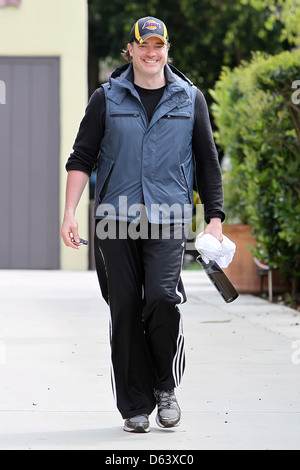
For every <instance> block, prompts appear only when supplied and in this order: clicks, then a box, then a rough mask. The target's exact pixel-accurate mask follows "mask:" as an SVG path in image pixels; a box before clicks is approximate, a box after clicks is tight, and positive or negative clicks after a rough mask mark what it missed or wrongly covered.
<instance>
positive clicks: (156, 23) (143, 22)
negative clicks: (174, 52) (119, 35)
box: [129, 16, 168, 44]
mask: <svg viewBox="0 0 300 470" xmlns="http://www.w3.org/2000/svg"><path fill="white" fill-rule="evenodd" d="M152 37H156V38H159V39H161V40H162V41H163V42H164V43H165V44H167V43H168V32H167V28H166V25H165V24H164V23H163V21H161V20H159V19H157V18H153V17H152V16H146V17H145V18H140V19H139V20H138V21H137V22H136V23H135V24H134V25H133V27H132V30H131V32H130V35H129V42H133V41H135V42H137V43H138V44H143V42H144V41H146V39H148V38H152Z"/></svg>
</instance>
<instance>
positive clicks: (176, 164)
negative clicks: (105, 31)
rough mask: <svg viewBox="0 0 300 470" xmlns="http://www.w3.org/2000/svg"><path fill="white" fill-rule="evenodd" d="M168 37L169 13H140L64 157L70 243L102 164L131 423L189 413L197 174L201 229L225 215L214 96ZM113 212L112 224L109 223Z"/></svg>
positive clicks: (131, 428)
mask: <svg viewBox="0 0 300 470" xmlns="http://www.w3.org/2000/svg"><path fill="white" fill-rule="evenodd" d="M169 47H170V46H169V42H168V34H167V28H166V26H165V24H164V23H163V22H162V21H161V20H159V19H157V18H152V17H145V18H141V19H140V20H138V21H137V22H136V23H135V24H134V26H133V28H132V30H131V33H130V37H129V43H128V45H127V49H126V51H123V57H125V58H126V60H127V61H128V63H127V64H126V65H123V66H120V67H118V68H117V69H116V70H114V72H113V73H112V74H111V76H110V78H109V81H108V82H107V83H105V84H103V85H102V86H101V87H100V88H99V89H97V90H96V91H95V92H94V93H93V95H92V96H91V99H90V101H89V104H88V106H87V109H86V113H85V116H84V118H83V120H82V122H81V124H80V128H79V132H78V135H77V137H76V140H75V144H74V147H73V152H72V154H71V155H70V157H69V160H68V162H67V165H66V168H67V170H68V179H67V191H66V207H65V215H64V219H63V223H62V228H61V236H62V238H63V241H64V243H65V244H66V245H67V246H69V247H72V248H74V249H78V246H77V245H76V242H78V241H79V234H78V225H77V221H76V218H75V211H76V207H77V205H78V202H79V200H80V197H81V194H82V191H83V189H84V187H85V185H86V183H87V181H88V178H89V176H90V175H91V173H92V171H93V169H94V168H96V167H97V182H96V192H95V218H96V230H95V243H94V246H95V261H96V270H97V274H98V279H99V283H100V287H101V291H102V295H103V297H104V298H105V300H106V302H107V303H108V305H109V309H110V340H111V360H112V368H111V372H112V386H113V392H114V396H115V400H116V404H117V407H118V409H119V411H120V413H121V415H122V417H123V418H124V420H125V422H124V430H125V431H128V432H148V431H149V430H150V425H149V415H150V414H151V413H152V411H153V410H154V409H155V407H156V406H157V416H156V422H157V424H158V426H160V427H163V428H171V427H175V426H178V424H179V422H180V419H181V410H180V407H179V404H178V402H177V399H176V396H175V388H176V387H178V385H179V384H180V381H181V378H182V375H183V372H184V367H185V355H184V336H183V327H182V319H181V314H180V310H179V307H178V306H179V304H181V303H183V302H185V301H186V296H185V291H184V287H183V284H182V281H181V269H182V261H183V256H184V251H185V246H186V226H187V224H189V223H191V221H192V215H193V213H192V203H193V181H194V174H195V175H196V182H197V186H198V190H199V193H200V197H201V201H202V203H203V204H204V215H205V220H206V222H207V226H206V228H205V233H210V234H212V235H213V236H215V237H216V238H217V239H218V240H219V241H222V224H221V223H222V221H223V220H224V217H225V215H224V212H223V209H222V206H223V190H222V177H221V171H220V166H219V160H218V155H217V151H216V147H215V144H214V140H213V135H212V130H211V125H210V120H209V115H208V110H207V105H206V102H205V99H204V97H203V94H202V93H201V92H200V91H199V90H198V89H197V88H196V87H195V86H194V85H193V84H192V83H191V81H190V80H189V79H188V78H186V77H185V76H184V75H183V74H182V73H181V72H180V71H178V70H177V69H176V68H175V67H173V66H172V65H170V64H169V63H168V62H169V61H168V52H169ZM106 220H108V221H109V222H112V223H113V229H109V230H106V231H105V230H103V226H104V224H103V221H104V222H106ZM133 224H134V225H135V227H136V229H135V230H131V229H132V226H133ZM100 229H101V230H100ZM166 229H167V230H166ZM166 233H167V236H166ZM73 238H74V240H75V242H74V241H73V242H72V239H73Z"/></svg>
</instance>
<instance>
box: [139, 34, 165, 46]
mask: <svg viewBox="0 0 300 470" xmlns="http://www.w3.org/2000/svg"><path fill="white" fill-rule="evenodd" d="M149 38H157V39H160V40H161V41H162V42H163V43H164V44H168V41H167V39H166V38H164V37H163V36H160V35H159V34H152V33H150V34H146V35H145V36H143V38H142V40H141V41H140V42H139V44H143V42H145V41H146V40H147V39H149Z"/></svg>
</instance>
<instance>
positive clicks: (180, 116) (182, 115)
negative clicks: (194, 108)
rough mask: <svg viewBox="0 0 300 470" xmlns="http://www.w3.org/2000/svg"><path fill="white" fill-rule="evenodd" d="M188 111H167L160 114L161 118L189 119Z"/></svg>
mask: <svg viewBox="0 0 300 470" xmlns="http://www.w3.org/2000/svg"><path fill="white" fill-rule="evenodd" d="M190 117H191V115H190V114H189V113H176V114H175V113H168V114H165V115H164V116H162V119H190Z"/></svg>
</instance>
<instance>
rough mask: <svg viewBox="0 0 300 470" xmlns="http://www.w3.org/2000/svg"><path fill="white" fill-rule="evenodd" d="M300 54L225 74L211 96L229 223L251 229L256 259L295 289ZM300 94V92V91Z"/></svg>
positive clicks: (255, 61) (263, 58)
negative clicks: (224, 165) (225, 162)
mask: <svg viewBox="0 0 300 470" xmlns="http://www.w3.org/2000/svg"><path fill="white" fill-rule="evenodd" d="M298 80H300V50H295V51H291V52H289V51H285V52H283V53H281V54H279V55H276V56H267V55H266V54H264V53H255V54H253V57H252V60H251V61H250V62H248V63H246V62H243V63H242V64H241V65H240V66H239V67H237V68H235V69H233V70H229V69H228V68H223V70H222V73H221V76H220V79H219V80H218V82H217V84H216V86H215V88H214V90H211V95H212V97H213V99H214V104H213V105H212V113H213V115H214V119H215V123H216V126H217V131H216V133H215V138H216V141H217V143H218V145H219V146H220V147H221V148H222V149H223V151H224V155H225V157H227V159H229V161H230V167H229V169H227V170H224V195H225V210H226V212H227V216H228V220H229V221H230V220H231V221H237V220H239V221H241V222H243V223H248V224H249V225H251V227H252V231H253V234H254V236H255V237H256V240H257V248H256V250H255V251H254V255H255V256H258V257H259V258H260V259H262V261H264V262H266V263H268V264H269V265H270V266H272V267H278V268H279V270H280V273H281V274H282V276H283V278H284V279H285V280H291V281H292V286H293V287H292V293H293V295H295V294H296V292H297V291H298V286H299V282H298V281H299V276H300V197H299V196H300V104H299V102H300V100H299V99H297V97H299V98H300V91H299V92H297V86H298V85H300V82H299V81H298ZM298 88H299V86H298Z"/></svg>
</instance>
